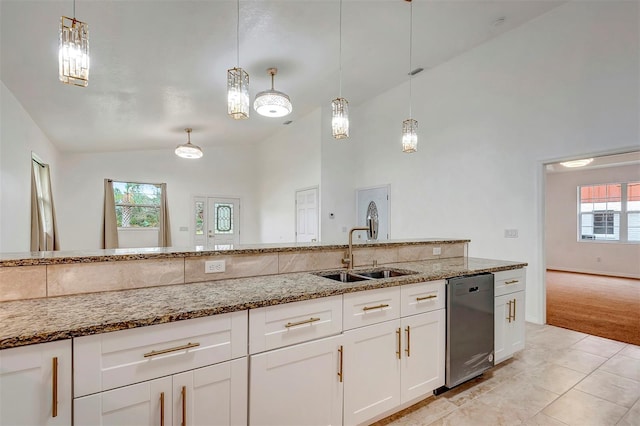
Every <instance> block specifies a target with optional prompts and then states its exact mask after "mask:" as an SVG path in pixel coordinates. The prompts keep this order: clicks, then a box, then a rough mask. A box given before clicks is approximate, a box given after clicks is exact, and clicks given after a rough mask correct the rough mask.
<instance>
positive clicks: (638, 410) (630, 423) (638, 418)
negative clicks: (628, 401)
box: [618, 401, 640, 426]
mask: <svg viewBox="0 0 640 426" xmlns="http://www.w3.org/2000/svg"><path fill="white" fill-rule="evenodd" d="M638 425H640V401H638V402H636V403H635V404H634V406H633V407H631V410H629V411H627V414H625V415H624V417H623V418H622V420H620V421H619V422H618V426H638Z"/></svg>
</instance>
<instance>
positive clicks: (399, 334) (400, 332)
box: [396, 328, 402, 359]
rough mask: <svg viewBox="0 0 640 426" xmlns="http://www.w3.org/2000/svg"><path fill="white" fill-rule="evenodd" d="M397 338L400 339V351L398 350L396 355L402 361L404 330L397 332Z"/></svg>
mask: <svg viewBox="0 0 640 426" xmlns="http://www.w3.org/2000/svg"><path fill="white" fill-rule="evenodd" d="M396 337H397V339H398V349H397V350H396V355H397V356H398V359H402V329H401V328H399V329H397V330H396Z"/></svg>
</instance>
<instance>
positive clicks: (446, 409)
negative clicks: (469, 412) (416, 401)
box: [375, 397, 458, 426]
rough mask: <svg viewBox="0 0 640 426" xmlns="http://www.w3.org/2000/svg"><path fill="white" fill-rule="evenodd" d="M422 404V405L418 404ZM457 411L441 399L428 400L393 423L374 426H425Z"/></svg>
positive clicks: (454, 406)
mask: <svg viewBox="0 0 640 426" xmlns="http://www.w3.org/2000/svg"><path fill="white" fill-rule="evenodd" d="M420 404H422V403H420ZM457 409H458V406H457V405H455V404H452V403H451V402H449V401H447V400H446V399H445V398H442V397H435V398H429V399H428V400H427V401H425V403H424V405H422V406H421V407H420V408H418V409H417V410H415V411H411V412H410V413H408V414H406V415H405V416H402V417H401V418H399V419H396V420H394V421H393V422H390V423H387V422H382V421H381V422H379V423H376V424H375V426H382V425H391V426H426V425H429V424H431V423H433V422H435V421H436V420H438V419H440V418H442V417H444V416H446V415H447V414H449V413H452V412H454V411H455V410H457Z"/></svg>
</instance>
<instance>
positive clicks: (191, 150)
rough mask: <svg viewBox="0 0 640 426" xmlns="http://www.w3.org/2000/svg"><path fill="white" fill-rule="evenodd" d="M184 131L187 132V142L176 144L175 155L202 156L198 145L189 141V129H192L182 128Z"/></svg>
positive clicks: (183, 156) (186, 156)
mask: <svg viewBox="0 0 640 426" xmlns="http://www.w3.org/2000/svg"><path fill="white" fill-rule="evenodd" d="M184 131H185V132H187V138H188V141H187V143H184V144H182V145H178V146H177V147H176V151H175V153H176V155H177V156H178V157H182V158H201V157H202V155H203V154H202V149H200V147H199V146H197V145H193V144H192V143H191V131H192V129H190V128H186V129H184Z"/></svg>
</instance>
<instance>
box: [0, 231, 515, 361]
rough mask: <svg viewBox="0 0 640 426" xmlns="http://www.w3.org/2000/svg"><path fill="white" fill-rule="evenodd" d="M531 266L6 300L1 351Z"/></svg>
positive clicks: (459, 265) (416, 266)
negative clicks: (374, 277)
mask: <svg viewBox="0 0 640 426" xmlns="http://www.w3.org/2000/svg"><path fill="white" fill-rule="evenodd" d="M403 244H406V242H403ZM526 265H527V264H526V263H522V262H507V261H500V260H490V259H478V258H467V257H456V258H449V259H439V260H425V261H418V262H405V263H395V264H390V265H385V267H393V268H396V269H403V270H406V271H412V272H415V273H414V274H411V275H405V276H402V277H395V278H386V279H378V280H370V281H359V282H354V283H340V282H337V281H333V280H330V279H327V278H323V277H319V276H317V275H314V274H313V273H308V272H300V273H291V274H280V275H269V276H260V277H250V278H238V279H228V280H220V281H209V282H201V283H193V284H181V285H167V286H161V287H148V288H141V289H133V290H121V291H112V292H101V293H92V294H81V295H73V296H61V297H50V298H42V299H31V300H19V301H11V302H1V303H0V349H6V348H12V347H17V346H23V345H29V344H35V343H43V342H50V341H55V340H61V339H68V338H72V337H79V336H85V335H90V334H96V333H105V332H110V331H116V330H123V329H128V328H134V327H142V326H146V325H152V324H161V323H167V322H172V321H179V320H183V319H189V318H198V317H203V316H210V315H216V314H222V313H226V312H233V311H239V310H245V309H253V308H258V307H262V306H269V305H278V304H283V303H289V302H296V301H301V300H307V299H315V298H319V297H325V296H332V295H339V294H344V293H351V292H356V291H362V290H370V289H374V288H383V287H393V286H398V285H402V284H411V283H416V282H422V281H432V280H438V279H446V278H451V277H456V276H461V275H467V274H477V273H482V272H496V271H503V270H509V269H516V268H522V267H525V266H526ZM379 269H382V268H379Z"/></svg>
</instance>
